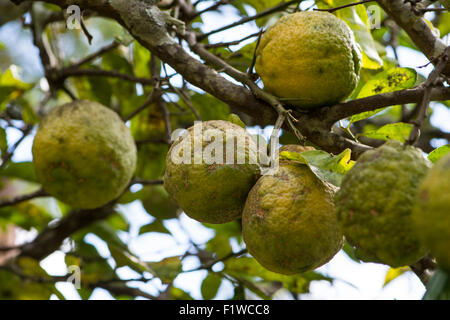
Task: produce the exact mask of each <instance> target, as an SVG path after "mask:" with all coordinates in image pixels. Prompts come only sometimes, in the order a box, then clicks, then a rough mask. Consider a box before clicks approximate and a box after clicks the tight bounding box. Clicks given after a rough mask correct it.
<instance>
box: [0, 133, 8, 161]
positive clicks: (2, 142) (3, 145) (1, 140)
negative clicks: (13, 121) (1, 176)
mask: <svg viewBox="0 0 450 320" xmlns="http://www.w3.org/2000/svg"><path fill="white" fill-rule="evenodd" d="M0 152H1V154H2V155H4V154H5V153H7V152H8V140H7V139H6V131H5V129H3V128H2V127H0Z"/></svg>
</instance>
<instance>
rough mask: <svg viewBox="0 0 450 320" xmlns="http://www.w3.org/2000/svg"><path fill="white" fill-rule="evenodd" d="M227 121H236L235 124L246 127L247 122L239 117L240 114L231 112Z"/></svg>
mask: <svg viewBox="0 0 450 320" xmlns="http://www.w3.org/2000/svg"><path fill="white" fill-rule="evenodd" d="M227 121H229V122H231V123H234V124H236V125H238V126H240V127H242V128H244V129H245V123H244V122H243V121H242V120H241V118H239V116H238V115H237V114H234V113H230V114H229V115H228V119H227Z"/></svg>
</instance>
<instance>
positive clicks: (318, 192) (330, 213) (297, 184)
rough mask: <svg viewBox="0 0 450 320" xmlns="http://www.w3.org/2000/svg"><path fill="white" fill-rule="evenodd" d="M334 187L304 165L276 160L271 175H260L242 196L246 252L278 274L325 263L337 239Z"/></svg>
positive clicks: (337, 246)
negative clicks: (274, 171) (245, 199)
mask: <svg viewBox="0 0 450 320" xmlns="http://www.w3.org/2000/svg"><path fill="white" fill-rule="evenodd" d="M334 191H335V187H333V186H331V185H328V184H326V183H324V182H322V181H321V180H319V179H318V178H317V177H316V176H315V175H314V174H313V173H312V172H311V170H310V169H309V167H308V166H306V165H304V164H300V163H296V162H293V161H285V160H281V161H280V167H279V169H278V170H277V172H276V173H275V175H265V176H262V177H261V178H260V179H259V180H258V182H257V183H256V185H255V186H254V187H253V188H252V190H251V191H250V193H249V195H248V198H247V202H246V204H245V208H244V213H243V215H242V232H243V238H244V241H245V244H246V245H247V249H248V251H249V253H250V254H251V255H252V256H253V257H254V258H255V259H256V260H257V261H258V262H259V263H260V264H261V265H262V266H264V267H265V268H267V269H269V270H271V271H274V272H277V273H282V274H295V273H301V272H305V271H309V270H313V269H315V268H318V267H320V266H321V265H323V264H325V263H326V262H328V261H329V260H330V259H331V258H332V257H333V256H334V255H335V254H336V253H337V252H338V251H339V250H340V249H341V247H342V244H343V236H342V233H341V231H340V229H339V226H338V222H337V219H336V215H335V212H334V205H333V195H334Z"/></svg>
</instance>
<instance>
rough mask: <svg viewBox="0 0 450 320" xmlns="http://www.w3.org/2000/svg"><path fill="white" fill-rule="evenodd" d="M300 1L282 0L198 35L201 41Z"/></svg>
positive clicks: (300, 0)
mask: <svg viewBox="0 0 450 320" xmlns="http://www.w3.org/2000/svg"><path fill="white" fill-rule="evenodd" d="M300 2H302V0H291V1H287V2H281V3H280V4H279V5H277V6H275V7H272V8H269V9H266V10H264V11H261V12H260V13H258V14H255V15H254V16H251V17H245V18H242V19H241V20H239V21H236V22H234V23H231V24H229V25H226V26H224V27H221V28H219V29H216V30H212V31H210V32H207V33H203V34H201V35H199V36H198V40H199V41H201V40H203V39H205V38H207V37H209V36H210V35H212V34H215V33H218V32H222V31H225V30H228V29H231V28H234V27H237V26H239V25H241V24H244V23H247V22H250V21H253V20H257V19H259V18H262V17H265V16H267V15H269V14H272V13H275V12H278V11H282V10H284V9H286V8H287V7H289V6H290V5H293V4H294V3H300Z"/></svg>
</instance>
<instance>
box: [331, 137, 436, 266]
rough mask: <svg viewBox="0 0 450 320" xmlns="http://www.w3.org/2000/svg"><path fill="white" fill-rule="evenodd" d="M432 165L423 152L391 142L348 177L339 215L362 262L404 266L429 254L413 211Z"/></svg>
mask: <svg viewBox="0 0 450 320" xmlns="http://www.w3.org/2000/svg"><path fill="white" fill-rule="evenodd" d="M429 166H430V165H429V162H428V161H427V160H426V159H425V158H424V157H423V155H422V152H421V150H420V149H417V148H414V147H412V146H404V145H403V144H402V143H400V142H398V141H395V140H391V141H388V142H386V143H385V144H384V145H382V146H381V147H379V148H377V149H374V150H369V151H366V152H364V153H363V154H362V155H361V156H360V157H359V159H358V161H357V163H356V164H355V166H354V167H353V168H352V169H351V170H350V171H349V172H348V173H347V174H346V175H345V177H344V178H343V181H342V184H341V188H340V190H339V191H338V192H337V194H336V197H335V202H336V209H337V215H338V219H339V223H340V225H341V227H342V230H343V232H344V235H345V237H346V238H347V240H348V241H349V242H350V243H351V244H352V245H354V246H355V247H356V254H357V256H358V257H359V258H360V259H362V260H363V261H367V262H378V263H385V264H388V265H390V266H392V267H400V266H406V265H410V264H413V263H414V262H416V261H417V260H419V259H420V258H421V257H423V256H424V254H425V253H426V251H425V249H424V248H423V246H422V245H421V244H420V242H419V239H418V237H417V234H416V233H415V231H414V230H413V224H412V219H411V213H412V208H413V205H414V195H415V193H416V191H417V187H418V186H419V183H420V181H421V179H423V177H424V176H425V175H426V173H427V171H428V168H429Z"/></svg>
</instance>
